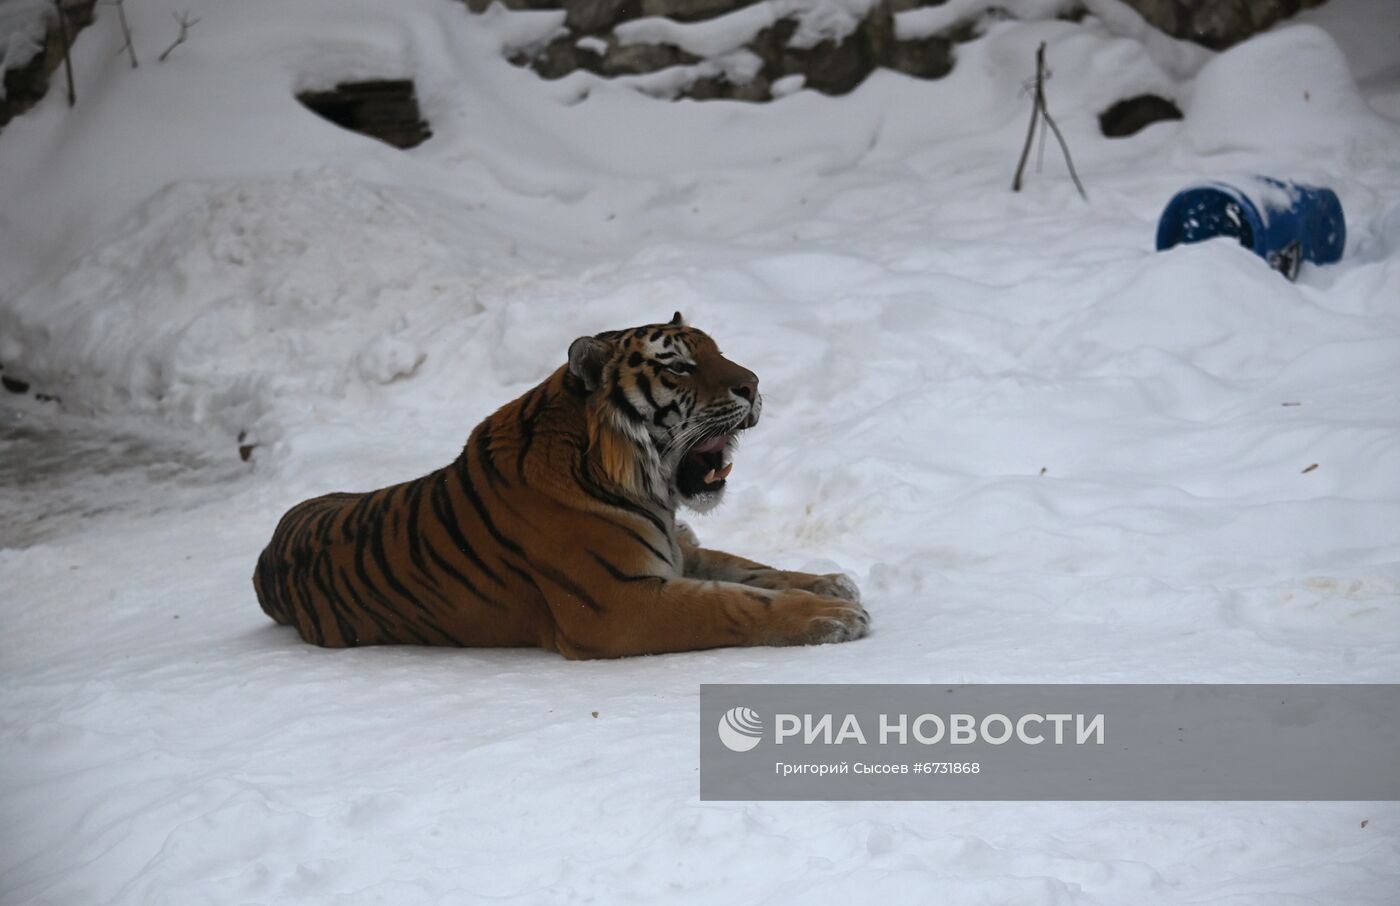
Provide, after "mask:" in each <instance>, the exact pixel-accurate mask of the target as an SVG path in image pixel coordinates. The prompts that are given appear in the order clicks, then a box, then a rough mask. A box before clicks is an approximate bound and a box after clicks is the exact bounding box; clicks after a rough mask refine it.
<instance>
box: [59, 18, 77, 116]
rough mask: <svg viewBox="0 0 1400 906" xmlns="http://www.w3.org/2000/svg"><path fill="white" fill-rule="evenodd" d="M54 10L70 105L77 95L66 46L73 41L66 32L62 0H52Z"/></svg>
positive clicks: (66, 25) (66, 26)
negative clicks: (56, 17) (61, 44)
mask: <svg viewBox="0 0 1400 906" xmlns="http://www.w3.org/2000/svg"><path fill="white" fill-rule="evenodd" d="M53 8H54V12H56V13H58V32H59V39H60V40H61V41H63V72H64V74H65V75H67V76H68V106H69V107H72V106H73V105H74V104H76V103H78V95H77V93H76V92H74V90H73V58H72V57H71V56H69V54H68V47H69V45H70V44H72V43H73V39H72V37H71V36H70V35H69V34H68V14H67V13H66V12H64V11H63V3H62V0H53Z"/></svg>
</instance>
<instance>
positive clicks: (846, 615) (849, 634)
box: [804, 586, 870, 645]
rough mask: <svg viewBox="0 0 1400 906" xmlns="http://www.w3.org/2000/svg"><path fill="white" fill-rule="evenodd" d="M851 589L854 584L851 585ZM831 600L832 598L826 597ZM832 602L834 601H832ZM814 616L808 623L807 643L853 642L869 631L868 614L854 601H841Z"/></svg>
mask: <svg viewBox="0 0 1400 906" xmlns="http://www.w3.org/2000/svg"><path fill="white" fill-rule="evenodd" d="M851 587H852V589H854V588H855V586H851ZM828 600H832V599H828ZM833 603H834V602H833ZM829 610H830V611H831V612H829V613H827V614H824V615H822V616H818V617H814V618H813V619H812V621H811V622H810V623H809V624H808V633H809V635H808V638H807V640H806V641H805V642H804V644H807V645H828V644H831V643H833V642H853V641H855V640H856V639H859V638H864V637H865V636H866V635H867V634H868V633H869V632H870V614H868V613H866V612H865V608H864V607H861V606H860V604H859V603H856V602H841V606H840V607H836V608H829Z"/></svg>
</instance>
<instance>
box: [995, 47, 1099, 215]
mask: <svg viewBox="0 0 1400 906" xmlns="http://www.w3.org/2000/svg"><path fill="white" fill-rule="evenodd" d="M1045 74H1046V73H1045V42H1044V41H1041V42H1040V47H1038V48H1036V51H1035V103H1034V104H1033V105H1032V107H1031V125H1030V128H1029V129H1028V130H1026V146H1025V147H1024V148H1022V149H1021V161H1020V163H1018V164H1016V177H1015V178H1014V179H1012V180H1011V191H1013V192H1019V191H1021V176H1022V175H1023V174H1024V173H1025V171H1026V160H1027V159H1029V158H1030V156H1031V143H1032V142H1033V141H1034V139H1035V126H1036V123H1038V122H1040V121H1041V120H1044V121H1045V125H1046V126H1049V127H1050V131H1051V132H1053V133H1055V140H1056V141H1057V142H1059V143H1060V150H1061V151H1063V152H1064V155H1065V163H1066V164H1068V165H1069V175H1070V178H1072V179H1073V180H1074V187H1075V188H1076V189H1078V190H1079V197H1080V198H1082V199H1084V200H1085V201H1088V200H1089V196H1088V195H1087V194H1086V193H1085V191H1084V184H1083V183H1081V182H1080V181H1079V174H1078V173H1076V172H1075V171H1074V160H1073V159H1072V158H1071V157H1070V156H1069V145H1067V144H1065V137H1064V136H1063V135H1061V134H1060V127H1059V126H1056V125H1055V120H1054V118H1053V117H1051V116H1050V110H1049V109H1048V108H1047V107H1046V106H1045ZM1040 147H1041V150H1042V151H1044V149H1045V130H1044V129H1043V128H1042V129H1041V131H1040Z"/></svg>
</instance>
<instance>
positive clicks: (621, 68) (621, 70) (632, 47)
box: [585, 40, 700, 76]
mask: <svg viewBox="0 0 1400 906" xmlns="http://www.w3.org/2000/svg"><path fill="white" fill-rule="evenodd" d="M585 62H587V61H585ZM699 62H700V58H699V57H697V56H695V55H693V54H688V53H686V52H685V51H683V50H681V49H680V48H679V47H672V46H671V45H669V44H618V43H616V41H615V40H614V41H612V42H610V43H609V46H608V51H607V53H605V54H603V55H602V57H601V58H598V59H596V62H593V63H592V64H591V66H590V68H591V69H592V71H593V72H596V73H598V74H599V75H605V76H620V75H641V74H642V73H646V72H656V71H657V70H661V69H667V68H669V67H671V66H685V65H689V64H691V63H699ZM593 67H596V68H593Z"/></svg>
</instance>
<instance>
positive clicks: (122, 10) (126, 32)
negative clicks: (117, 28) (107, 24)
mask: <svg viewBox="0 0 1400 906" xmlns="http://www.w3.org/2000/svg"><path fill="white" fill-rule="evenodd" d="M103 2H104V3H107V4H109V5H111V6H115V7H116V8H117V20H118V21H119V22H121V26H122V37H123V38H125V39H126V43H125V44H123V45H122V47H121V50H119V51H117V53H121V51H122V50H124V51H126V55H127V58H128V59H130V60H131V68H132V69H135V68H136V67H137V66H138V65H140V64H138V63H137V62H136V45H135V44H132V43H131V26H129V25H127V22H126V0H103Z"/></svg>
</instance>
